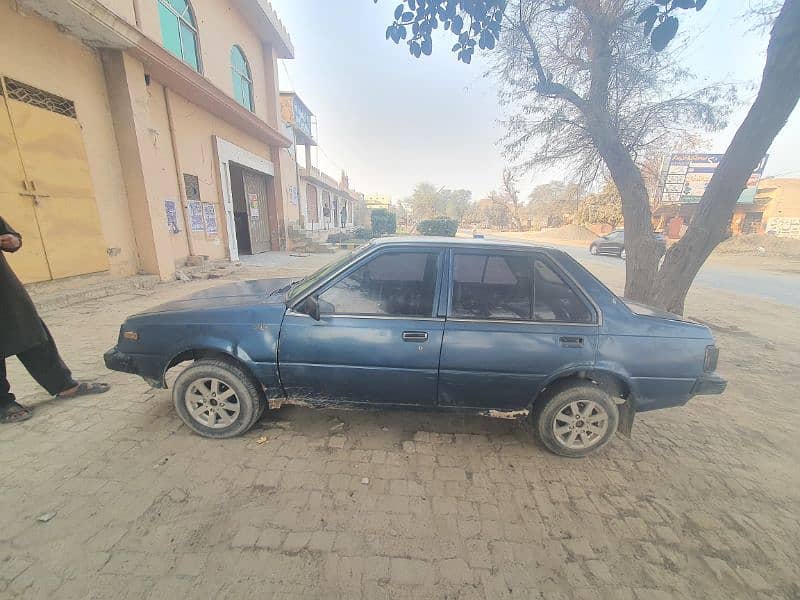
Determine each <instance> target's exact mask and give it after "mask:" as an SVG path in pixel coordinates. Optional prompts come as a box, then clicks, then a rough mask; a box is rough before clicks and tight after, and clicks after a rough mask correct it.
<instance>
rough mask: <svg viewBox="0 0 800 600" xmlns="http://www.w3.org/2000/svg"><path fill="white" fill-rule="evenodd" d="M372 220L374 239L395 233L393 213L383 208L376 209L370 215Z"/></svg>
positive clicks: (395, 220) (395, 223)
mask: <svg viewBox="0 0 800 600" xmlns="http://www.w3.org/2000/svg"><path fill="white" fill-rule="evenodd" d="M370 219H371V220H372V233H373V235H374V236H375V237H380V236H382V235H391V234H393V233H394V232H395V231H397V218H396V217H395V215H394V213H393V212H391V211H388V210H386V209H385V208H376V209H374V210H373V211H372V214H371V215H370Z"/></svg>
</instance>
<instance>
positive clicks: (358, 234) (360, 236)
mask: <svg viewBox="0 0 800 600" xmlns="http://www.w3.org/2000/svg"><path fill="white" fill-rule="evenodd" d="M353 237H354V238H355V239H357V240H369V239H372V229H369V228H367V227H356V228H355V230H354V231H353Z"/></svg>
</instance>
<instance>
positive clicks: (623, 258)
mask: <svg viewBox="0 0 800 600" xmlns="http://www.w3.org/2000/svg"><path fill="white" fill-rule="evenodd" d="M619 257H620V258H621V259H622V260H625V259H626V258H628V253H627V252H625V248H623V249H622V250H620V251H619Z"/></svg>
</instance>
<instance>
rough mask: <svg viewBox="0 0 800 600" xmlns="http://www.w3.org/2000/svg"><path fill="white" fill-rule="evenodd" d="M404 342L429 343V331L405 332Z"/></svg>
mask: <svg viewBox="0 0 800 600" xmlns="http://www.w3.org/2000/svg"><path fill="white" fill-rule="evenodd" d="M403 341H404V342H427V341H428V332H427V331H404V332H403Z"/></svg>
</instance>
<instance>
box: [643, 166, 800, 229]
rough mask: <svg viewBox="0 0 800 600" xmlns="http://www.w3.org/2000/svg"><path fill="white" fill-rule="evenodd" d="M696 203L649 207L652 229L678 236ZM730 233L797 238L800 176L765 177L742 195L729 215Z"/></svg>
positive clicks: (685, 225)
mask: <svg viewBox="0 0 800 600" xmlns="http://www.w3.org/2000/svg"><path fill="white" fill-rule="evenodd" d="M697 206H698V204H697V203H677V204H662V205H661V206H659V207H657V208H656V209H655V210H653V228H654V229H655V230H656V231H663V232H664V233H665V234H666V235H667V237H669V238H672V239H678V238H680V237H681V236H683V234H684V232H685V231H686V228H687V227H688V226H689V224H690V223H691V221H692V219H693V218H694V214H695V211H696V210H697ZM730 231H731V234H732V235H741V234H754V233H772V234H775V235H779V236H785V237H795V238H800V179H777V178H765V179H762V180H761V181H760V182H759V183H758V187H757V189H756V190H755V192H754V193H753V194H749V195H743V197H742V199H740V201H739V202H738V203H737V204H736V207H735V208H734V211H733V217H732V218H731V223H730Z"/></svg>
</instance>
